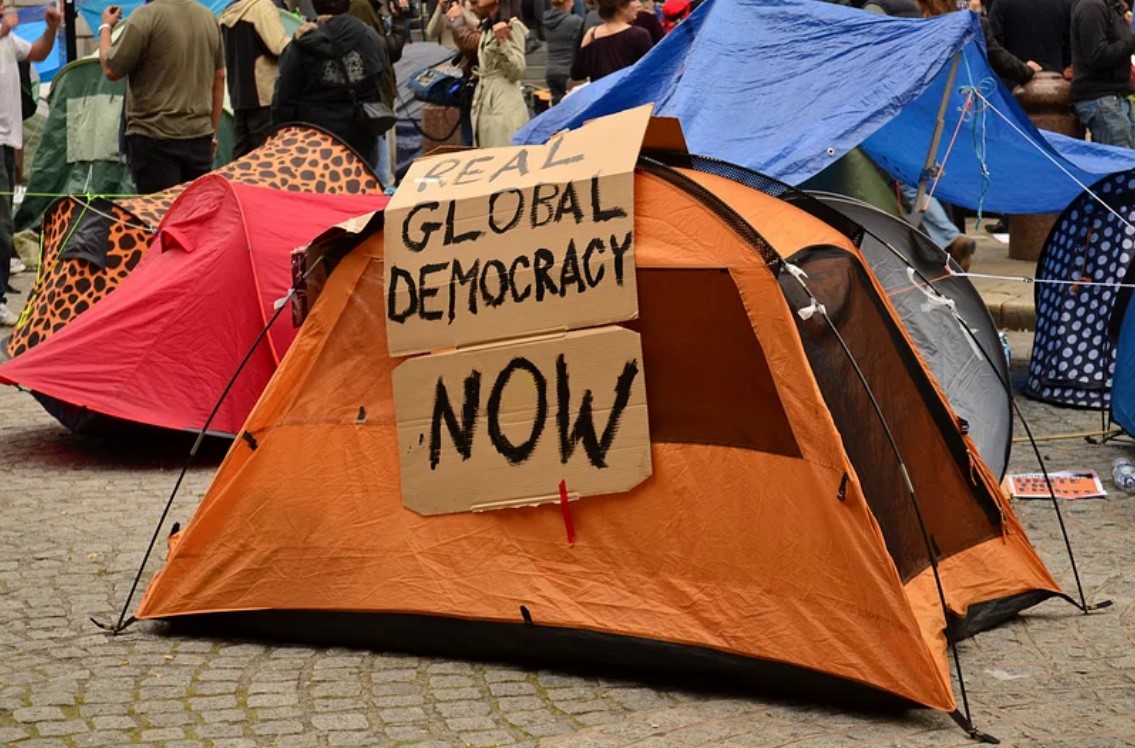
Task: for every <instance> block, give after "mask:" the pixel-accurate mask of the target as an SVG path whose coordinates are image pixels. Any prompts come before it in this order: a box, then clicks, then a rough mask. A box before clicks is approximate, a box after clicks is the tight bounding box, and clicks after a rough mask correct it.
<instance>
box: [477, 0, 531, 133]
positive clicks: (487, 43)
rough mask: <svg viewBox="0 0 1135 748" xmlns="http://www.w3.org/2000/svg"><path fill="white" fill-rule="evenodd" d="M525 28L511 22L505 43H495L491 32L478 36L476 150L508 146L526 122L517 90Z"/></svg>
mask: <svg viewBox="0 0 1135 748" xmlns="http://www.w3.org/2000/svg"><path fill="white" fill-rule="evenodd" d="M527 36H528V28H527V27H526V26H525V25H524V24H523V23H521V22H520V20H519V19H516V18H514V19H512V33H511V34H509V37H508V41H506V42H505V43H504V44H498V43H497V38H496V35H495V34H494V33H493V32H492V29H489V30H487V31H484V32H482V33H481V42H480V44H479V45H478V47H477V67H476V68H474V70H473V74H474V75H475V76H476V77H477V88H476V89H475V90H474V92H473V111H472V120H473V140H474V143H473V144H474V145H475V146H477V147H478V148H493V147H496V146H503V145H511V144H512V136H513V135H515V134H516V131H517V130H519V129H520V128H521V127H523V126H524V123H526V122H527V121H528V107H527V105H526V104H525V103H524V94H523V93H521V90H520V81H521V79H522V78H524V69H525V65H526V62H525V59H524V39H525V37H527Z"/></svg>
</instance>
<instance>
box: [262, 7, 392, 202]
mask: <svg viewBox="0 0 1135 748" xmlns="http://www.w3.org/2000/svg"><path fill="white" fill-rule="evenodd" d="M314 6H315V12H316V13H317V14H318V19H317V22H316V24H315V25H314V26H312V27H310V29H308V27H304V28H301V29H300V31H299V32H297V35H296V38H295V39H294V40H293V41H292V43H291V44H289V45H288V47H287V49H285V50H284V54H283V55H282V56H281V57H280V80H279V82H278V83H277V84H276V96H275V98H273V100H272V124H274V125H283V124H285V123H288V122H304V123H309V124H313V125H317V126H319V127H322V128H323V129H325V130H327V131H328V132H330V133H332V134H333V135H335V136H336V137H338V138H339V139H340V140H342V141H344V142H345V143H347V145H349V146H351V147H352V148H354V149H355V151H357V152H358V153H359V155H361V156H362V157H363V158H364V159H366V161H367V163H369V164H373V163H375V160H376V158H377V154H378V148H377V145H378V141H377V140H376V137H375V135H374V133H373V131H372V130H371V129H370V128H369V127H368V126H367V124H366V123H365V122H362V121H360V117H359V113H360V111H359V107H360V105H361V104H362V103H364V102H375V101H381V100H382V78H383V74H384V70H383V68H384V67H385V66H387V65H388V64H389V61H388V58H387V53H386V47H385V45H384V44H383V41H382V38H381V37H379V35H378V32H377V31H375V30H374V29H373V28H371V27H370V26H368V25H367V24H365V23H363V22H362V21H360V20H359V19H358V18H355V17H354V16H351V15H348V11H349V9H350V0H314ZM301 32H302V33H301ZM384 186H386V185H384Z"/></svg>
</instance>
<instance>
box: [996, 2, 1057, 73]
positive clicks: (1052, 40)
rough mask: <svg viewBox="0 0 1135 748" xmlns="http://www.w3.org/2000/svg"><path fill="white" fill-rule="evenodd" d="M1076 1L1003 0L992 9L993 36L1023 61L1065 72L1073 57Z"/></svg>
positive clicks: (1052, 70)
mask: <svg viewBox="0 0 1135 748" xmlns="http://www.w3.org/2000/svg"><path fill="white" fill-rule="evenodd" d="M1071 18H1072V0H1000V1H999V2H997V3H995V4H994V5H993V6H992V7H991V8H990V10H989V25H990V26H992V27H993V35H994V36H995V37H997V41H999V42H1001V44H1003V45H1004V46H1005V49H1007V50H1009V51H1010V52H1011V53H1012V54H1014V55H1016V56H1017V58H1019V59H1021V60H1033V61H1034V62H1036V63H1038V64H1039V65H1040V66H1041V67H1042V68H1044V69H1045V70H1047V71H1049V72H1053V73H1063V72H1064V68H1066V67H1068V64H1069V63H1070V62H1071V61H1072V60H1071V56H1070V55H1071V50H1070V49H1069V38H1068V26H1069V24H1070V22H1071Z"/></svg>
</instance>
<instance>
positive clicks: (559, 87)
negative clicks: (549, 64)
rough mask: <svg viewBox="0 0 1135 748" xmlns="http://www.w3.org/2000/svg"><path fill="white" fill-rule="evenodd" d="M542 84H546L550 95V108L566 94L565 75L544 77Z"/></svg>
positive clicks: (566, 78)
mask: <svg viewBox="0 0 1135 748" xmlns="http://www.w3.org/2000/svg"><path fill="white" fill-rule="evenodd" d="M544 82H545V83H547V84H548V90H549V91H551V93H552V106H555V105H556V104H559V103H560V101H561V100H562V99H563V98H564V96H565V95H566V94H567V82H568V77H567V76H566V75H546V76H544Z"/></svg>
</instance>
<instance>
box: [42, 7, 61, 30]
mask: <svg viewBox="0 0 1135 748" xmlns="http://www.w3.org/2000/svg"><path fill="white" fill-rule="evenodd" d="M43 20H44V21H45V22H46V23H47V27H48V28H49V29H57V28H59V24H61V23H63V14H62V13H60V12H59V9H58V8H56V7H54V6H51V7H48V8H47V10H45V11H43Z"/></svg>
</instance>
